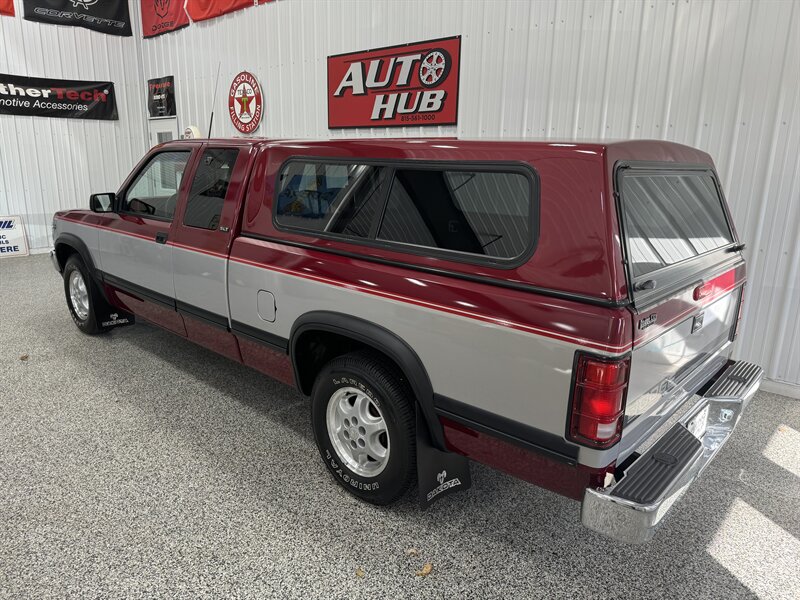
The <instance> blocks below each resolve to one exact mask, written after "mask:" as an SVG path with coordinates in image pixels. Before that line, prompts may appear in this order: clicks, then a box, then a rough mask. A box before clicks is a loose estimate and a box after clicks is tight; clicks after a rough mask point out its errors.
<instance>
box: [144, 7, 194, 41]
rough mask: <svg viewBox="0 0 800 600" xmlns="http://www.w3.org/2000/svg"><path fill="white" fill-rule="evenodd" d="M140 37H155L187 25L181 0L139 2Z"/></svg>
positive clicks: (187, 19)
mask: <svg viewBox="0 0 800 600" xmlns="http://www.w3.org/2000/svg"><path fill="white" fill-rule="evenodd" d="M141 7H142V32H143V35H142V37H146V38H149V37H155V36H157V35H161V34H163V33H169V32H170V31H175V30H176V29H181V28H183V27H186V26H187V25H189V15H187V14H186V11H185V10H184V9H183V0H141Z"/></svg>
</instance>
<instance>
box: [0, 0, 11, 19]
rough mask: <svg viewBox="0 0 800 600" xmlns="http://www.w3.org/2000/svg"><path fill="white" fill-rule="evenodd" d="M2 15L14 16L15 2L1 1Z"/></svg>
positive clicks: (9, 0)
mask: <svg viewBox="0 0 800 600" xmlns="http://www.w3.org/2000/svg"><path fill="white" fill-rule="evenodd" d="M0 15H6V16H7V17H13V16H14V0H0Z"/></svg>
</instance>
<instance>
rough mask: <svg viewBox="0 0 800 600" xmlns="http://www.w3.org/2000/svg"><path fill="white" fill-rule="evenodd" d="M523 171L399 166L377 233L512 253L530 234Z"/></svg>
mask: <svg viewBox="0 0 800 600" xmlns="http://www.w3.org/2000/svg"><path fill="white" fill-rule="evenodd" d="M530 188H531V186H530V182H529V179H528V178H527V177H525V176H524V175H522V174H520V173H494V172H481V171H460V170H459V171H446V170H439V169H406V168H398V169H397V170H396V172H395V177H394V181H393V182H392V187H391V190H390V192H389V200H388V203H387V205H386V211H385V214H384V216H383V221H382V222H381V226H380V229H379V231H378V239H380V240H386V241H390V242H400V243H403V244H411V245H414V246H425V247H429V248H440V249H443V250H450V251H456V252H466V253H469V254H477V255H483V256H486V257H491V258H500V259H511V258H516V257H518V256H521V255H522V254H523V253H524V252H525V250H526V249H527V248H528V247H529V245H530V242H531V240H532V231H531V222H532V219H531V210H532V202H531V189H530Z"/></svg>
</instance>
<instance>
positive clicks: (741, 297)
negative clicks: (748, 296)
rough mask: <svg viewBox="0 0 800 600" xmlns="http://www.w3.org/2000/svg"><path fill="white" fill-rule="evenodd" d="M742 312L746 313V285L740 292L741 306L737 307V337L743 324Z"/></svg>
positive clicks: (735, 332)
mask: <svg viewBox="0 0 800 600" xmlns="http://www.w3.org/2000/svg"><path fill="white" fill-rule="evenodd" d="M742 314H744V286H742V289H741V291H740V292H739V308H738V309H737V313H736V325H734V326H733V338H732V339H734V340H735V339H736V336H738V335H739V328H740V327H741V325H742Z"/></svg>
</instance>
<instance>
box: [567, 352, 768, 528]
mask: <svg viewBox="0 0 800 600" xmlns="http://www.w3.org/2000/svg"><path fill="white" fill-rule="evenodd" d="M763 375H764V371H763V369H761V367H759V366H757V365H754V364H751V363H747V362H744V361H739V362H736V363H733V364H732V365H730V366H729V367H728V369H726V371H725V372H724V373H723V374H722V376H721V377H720V378H719V379H718V380H717V381H716V382H715V383H714V385H713V386H712V387H711V388H710V389H709V390H708V392H706V394H705V395H704V396H703V397H702V398H701V399H700V400H699V401H698V402H697V403H695V405H694V406H692V408H691V409H690V410H689V411H687V412H686V414H684V415H683V417H681V419H680V421H679V422H678V423H677V424H676V425H675V426H674V427H673V428H672V429H670V431H669V432H667V433H666V434H665V435H664V436H663V437H662V438H661V439H659V440H658V441H657V442H656V444H654V445H653V446H652V447H651V448H650V449H649V450H648V451H647V452H645V453H644V454H642V456H640V457H639V458H637V459H636V461H634V462H633V463H632V464H631V465H630V466H629V467H628V468H627V469H626V470H625V475H624V476H623V477H622V478H621V479H620V480H619V481H617V482H615V483H614V484H613V485H611V486H609V487H607V488H604V489H587V490H586V493H585V494H584V497H583V506H582V508H581V521H582V522H583V524H584V525H586V526H587V527H589V528H590V529H593V530H594V531H598V532H600V533H602V534H604V535H607V536H609V537H611V538H614V539H616V540H619V541H622V542H627V543H643V542H646V541H648V540H649V539H650V538H652V537H653V534H654V533H655V530H656V528H657V526H658V524H659V523H660V522H661V520H662V519H663V518H664V515H666V514H667V512H668V511H669V509H670V508H671V507H672V505H673V504H674V503H675V501H676V500H678V499H679V498H680V497H681V496H682V495H683V493H684V492H685V491H686V490H687V489H688V487H689V486H690V485H691V484H692V483H693V482H694V481H695V479H697V478H698V477H699V475H700V473H702V472H703V470H704V469H705V468H706V467H707V466H708V464H709V463H710V462H711V460H712V459H713V458H714V456H716V454H717V452H718V451H719V449H720V448H722V446H723V445H724V444H725V442H727V441H728V438H729V437H730V435H731V433H733V430H734V428H735V427H736V424H737V423H738V422H739V419H740V418H741V415H742V412H743V411H744V409H745V408H746V407H747V404H748V403H749V402H750V399H751V398H752V397H753V396H754V395H755V393H756V392H757V391H758V388H759V386H760V385H761V379H762V377H763ZM690 433H691V435H690Z"/></svg>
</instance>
